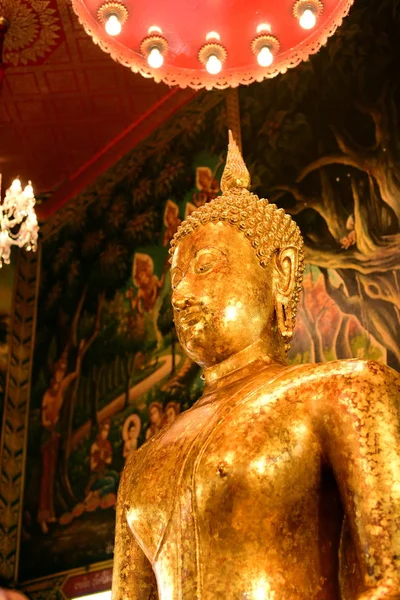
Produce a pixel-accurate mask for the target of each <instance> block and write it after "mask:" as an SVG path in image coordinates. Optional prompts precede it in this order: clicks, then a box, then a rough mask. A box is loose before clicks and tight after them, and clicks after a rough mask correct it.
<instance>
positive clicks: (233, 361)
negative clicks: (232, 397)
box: [203, 339, 286, 390]
mask: <svg viewBox="0 0 400 600" xmlns="http://www.w3.org/2000/svg"><path fill="white" fill-rule="evenodd" d="M260 363H263V364H264V365H266V364H285V363H286V360H285V358H284V353H283V352H278V353H277V352H276V351H275V352H274V351H272V348H271V341H270V340H267V339H260V340H257V341H256V342H254V343H253V344H251V345H250V346H247V348H244V349H243V350H241V351H240V352H237V354H233V355H232V356H230V357H229V358H227V359H226V360H223V361H222V362H220V363H218V364H217V365H215V366H214V367H209V368H208V369H205V370H204V373H203V376H204V380H205V383H206V387H207V388H212V389H213V390H214V389H215V388H217V387H222V386H223V385H226V384H228V383H232V382H233V381H235V380H237V379H241V378H242V377H246V376H247V375H250V374H251V373H252V372H253V371H254V370H258V369H259V365H260Z"/></svg>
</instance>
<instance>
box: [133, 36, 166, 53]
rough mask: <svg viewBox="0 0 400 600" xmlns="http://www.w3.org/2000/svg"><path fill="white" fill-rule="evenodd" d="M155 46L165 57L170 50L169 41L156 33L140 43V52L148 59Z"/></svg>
mask: <svg viewBox="0 0 400 600" xmlns="http://www.w3.org/2000/svg"><path fill="white" fill-rule="evenodd" d="M153 48H157V50H158V51H159V52H160V53H161V54H162V55H163V57H165V55H166V53H167V52H168V42H167V40H166V39H165V37H163V36H162V35H159V34H158V33H155V34H152V35H149V36H147V37H146V38H144V40H143V42H142V43H141V44H140V52H141V53H142V54H143V56H144V57H145V58H146V59H147V58H148V56H149V54H150V52H151V51H152V50H153Z"/></svg>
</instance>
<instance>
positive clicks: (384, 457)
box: [319, 362, 400, 600]
mask: <svg viewBox="0 0 400 600" xmlns="http://www.w3.org/2000/svg"><path fill="white" fill-rule="evenodd" d="M352 365H354V369H352V372H351V373H350V374H348V373H346V376H343V377H340V376H339V377H337V378H336V377H335V378H334V379H335V380H334V381H332V384H333V386H332V388H330V387H328V388H327V389H326V393H327V396H326V397H325V401H323V402H321V403H320V406H321V408H320V409H319V410H320V414H319V417H320V418H319V423H320V435H321V439H322V443H323V446H324V449H325V451H326V453H327V456H328V460H329V461H330V462H331V464H332V467H333V470H334V473H335V476H336V479H337V482H338V485H339V489H340V492H341V496H342V501H343V504H344V508H345V511H346V515H347V518H348V520H349V524H350V529H351V534H352V538H353V542H354V544H355V547H356V552H357V556H358V560H359V564H360V568H361V572H362V576H363V581H364V585H365V593H364V594H363V595H362V596H361V597H360V600H384V599H389V598H390V599H399V600H400V410H399V409H400V376H399V375H398V374H397V373H396V372H395V371H393V370H391V369H389V368H388V367H385V366H382V365H379V364H377V363H375V362H368V363H363V362H354V363H352ZM333 390H336V391H337V392H338V393H333ZM321 413H323V414H321Z"/></svg>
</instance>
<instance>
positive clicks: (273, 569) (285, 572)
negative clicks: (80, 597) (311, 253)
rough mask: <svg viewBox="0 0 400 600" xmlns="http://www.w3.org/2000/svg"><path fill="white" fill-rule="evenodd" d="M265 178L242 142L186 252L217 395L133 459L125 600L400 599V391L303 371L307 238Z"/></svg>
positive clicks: (119, 563)
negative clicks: (294, 351) (289, 356)
mask: <svg viewBox="0 0 400 600" xmlns="http://www.w3.org/2000/svg"><path fill="white" fill-rule="evenodd" d="M249 183H250V177H249V173H248V171H247V169H246V167H245V165H244V163H243V160H242V157H241V155H240V152H239V150H238V148H237V146H236V144H235V143H234V141H233V139H231V140H230V146H229V153H228V159H227V165H226V168H225V172H224V175H223V178H222V184H221V189H222V191H223V195H222V196H220V197H218V198H216V199H215V200H213V201H212V202H210V203H209V204H206V205H205V206H202V207H201V208H199V209H197V210H196V211H194V212H193V213H192V214H191V215H190V217H189V218H188V219H187V220H186V221H185V222H184V223H182V224H181V225H180V227H179V229H178V231H177V233H176V234H175V236H174V239H173V241H172V244H171V255H172V259H171V277H172V287H173V294H172V303H173V308H174V315H175V324H176V328H177V332H178V336H179V340H180V343H181V345H182V347H183V348H184V349H185V351H186V353H187V354H188V356H190V358H191V359H192V360H194V361H196V362H197V363H198V364H199V365H201V366H202V367H203V368H204V379H205V388H204V393H203V396H202V397H201V398H200V399H199V400H198V402H196V404H194V406H193V407H192V408H191V409H190V410H188V411H186V412H184V413H183V414H181V415H180V416H179V417H177V418H176V419H175V420H174V421H173V422H172V423H171V424H170V425H169V426H168V427H166V428H164V429H162V430H161V431H160V432H159V433H158V434H157V435H155V436H154V437H152V438H151V439H150V440H149V441H148V442H147V443H146V444H144V445H143V446H142V447H141V448H140V449H139V450H138V451H137V452H136V453H134V454H133V455H132V456H131V457H130V458H129V460H128V462H127V466H126V467H125V470H124V473H123V475H122V479H121V485H120V491H119V496H118V507H117V530H116V542H115V562H114V582H113V600H149V599H154V598H159V599H160V600H215V599H227V600H339V599H342V600H353V599H354V600H355V599H357V600H361V599H362V600H380V599H382V600H383V599H389V598H390V599H392V600H393V599H395V598H396V599H400V457H399V449H400V432H399V391H400V378H399V376H398V374H397V373H396V372H394V371H393V370H391V369H390V368H388V367H386V366H383V365H380V364H377V363H375V362H372V361H365V362H364V361H360V360H345V361H335V362H331V363H325V364H309V365H297V366H288V365H287V363H286V351H287V349H288V346H289V344H290V339H291V337H292V333H293V326H294V320H295V313H296V304H297V301H298V297H299V292H300V288H301V280H302V272H303V268H304V258H303V242H302V238H301V235H300V232H299V229H298V227H297V225H296V224H295V223H294V221H293V220H292V219H291V217H290V216H289V215H286V214H285V213H284V211H282V210H280V209H277V207H276V206H275V205H273V204H269V203H268V201H266V200H259V199H258V198H257V196H255V195H253V194H252V193H250V192H249V191H248V188H249Z"/></svg>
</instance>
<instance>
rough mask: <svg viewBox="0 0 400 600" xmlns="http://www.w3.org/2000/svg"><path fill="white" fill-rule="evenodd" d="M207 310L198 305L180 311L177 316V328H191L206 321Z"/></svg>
mask: <svg viewBox="0 0 400 600" xmlns="http://www.w3.org/2000/svg"><path fill="white" fill-rule="evenodd" d="M205 316H206V310H205V308H204V306H200V305H196V306H191V307H190V308H186V309H185V310H182V311H179V312H178V313H177V314H176V315H175V324H176V325H177V327H190V326H191V325H195V324H196V323H198V322H199V321H200V320H202V319H203V320H205Z"/></svg>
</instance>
